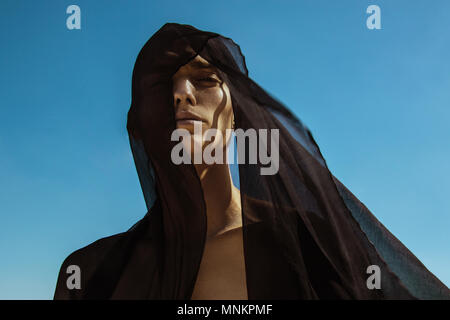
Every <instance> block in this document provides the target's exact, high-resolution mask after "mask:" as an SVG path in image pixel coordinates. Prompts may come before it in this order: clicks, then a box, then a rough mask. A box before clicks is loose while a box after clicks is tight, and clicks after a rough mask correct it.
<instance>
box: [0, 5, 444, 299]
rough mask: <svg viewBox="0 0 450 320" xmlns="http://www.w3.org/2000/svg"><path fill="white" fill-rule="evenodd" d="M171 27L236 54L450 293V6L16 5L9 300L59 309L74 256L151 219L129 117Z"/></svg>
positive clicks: (10, 44) (5, 48)
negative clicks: (145, 58) (155, 43)
mask: <svg viewBox="0 0 450 320" xmlns="http://www.w3.org/2000/svg"><path fill="white" fill-rule="evenodd" d="M70 4H77V5H79V6H80V8H81V19H82V21H81V30H72V31H70V30H68V29H67V28H66V18H67V16H68V15H67V14H66V8H67V7H68V6H69V5H70ZM370 4H376V5H379V6H380V8H381V24H382V29H381V30H368V29H367V28H366V18H367V17H368V15H367V14H366V12H365V11H366V8H367V6H368V5H370ZM166 22H179V23H187V24H192V25H194V26H196V27H198V28H200V29H204V30H210V31H215V32H218V33H221V34H223V35H225V36H228V37H231V38H232V39H234V40H235V42H237V43H238V44H239V45H240V46H241V48H242V50H243V52H244V54H245V55H246V59H247V63H248V69H249V71H250V75H251V77H253V79H255V80H256V81H257V82H258V83H260V84H261V85H262V86H263V87H264V88H266V89H267V90H268V91H269V92H270V93H272V94H273V95H274V96H275V97H277V98H278V99H280V100H281V101H282V102H284V103H285V104H286V105H287V106H289V107H290V108H291V109H292V110H293V111H294V112H295V113H296V114H297V115H298V116H299V117H300V118H301V119H302V120H303V121H304V122H305V124H306V125H308V126H309V128H310V129H311V130H312V132H313V135H314V137H315V138H316V140H317V142H318V144H319V146H320V147H321V151H322V153H323V154H324V156H325V159H326V160H327V163H328V165H329V167H330V169H331V170H332V172H333V173H334V175H335V176H336V177H338V178H339V179H340V180H341V181H342V182H343V183H344V184H345V185H346V186H347V187H348V188H349V189H350V190H351V191H352V192H353V193H354V194H355V195H356V196H357V197H358V198H359V199H360V200H361V201H362V202H363V203H365V204H366V206H367V207H368V208H369V209H370V210H371V211H372V212H373V213H374V214H375V215H376V217H377V218H378V219H379V220H380V221H381V222H382V223H383V224H384V225H385V226H386V227H387V228H388V229H389V230H390V231H391V232H392V233H393V234H394V235H395V236H397V237H398V238H399V239H400V240H401V241H402V242H403V243H404V244H405V245H406V246H407V247H408V248H409V249H410V250H411V251H412V252H413V253H414V254H415V255H416V256H417V257H418V258H419V259H420V260H421V261H422V262H423V263H424V264H425V265H426V266H427V267H428V268H429V269H430V270H431V271H432V272H433V273H434V274H435V275H436V276H438V277H439V278H440V279H441V280H442V281H443V282H444V283H445V284H446V285H447V286H450V267H449V266H450V250H449V247H450V246H449V245H450V236H449V232H450V215H449V212H450V197H449V195H450V186H449V182H448V181H449V179H450V148H449V140H450V127H449V125H448V119H449V118H450V90H449V89H450V62H449V52H450V41H449V36H450V34H449V32H450V2H449V1H447V0H434V1H426V0H416V1H406V0H395V1H392V0H390V1H381V0H372V1H364V0H347V1H333V0H329V1H323V0H322V1H321V0H314V1H312V0H310V1H261V0H258V1H256V0H255V1H242V0H239V1H211V0H209V1H203V0H192V1H186V0H183V1H147V0H145V1H144V0H143V1H125V0H121V1H117V0H116V1H104V0H102V1H100V0H96V1H81V0H75V1H43V0H41V1H23V0H20V1H19V0H2V1H1V2H0V43H1V50H0V68H1V71H0V97H1V100H0V101H1V105H0V215H1V223H0V261H1V262H0V298H2V299H30V298H33V299H50V298H52V296H53V291H54V287H55V283H56V276H57V273H58V270H59V267H60V264H61V263H62V261H63V260H64V258H65V257H66V256H67V255H68V254H69V253H71V252H72V251H74V250H76V249H78V248H80V247H83V246H85V245H87V244H88V243H90V242H92V241H94V240H97V239H99V238H101V237H105V236H108V235H111V234H114V233H118V232H122V231H125V230H126V229H128V228H129V227H130V226H131V225H132V224H133V223H134V222H136V221H137V220H138V219H140V218H141V217H142V216H143V215H144V214H145V212H146V208H145V203H144V199H143V197H142V193H141V189H140V186H139V182H138V178H137V174H136V171H135V167H134V163H133V159H132V156H131V152H130V149H129V145H128V139H127V134H126V129H125V125H126V113H127V111H128V108H129V105H130V90H131V72H132V68H133V64H134V61H135V59H136V56H137V54H138V52H139V50H140V48H141V47H142V45H143V44H144V43H145V42H146V41H147V39H148V38H149V37H150V36H151V35H152V34H153V33H154V32H155V31H156V30H157V29H159V28H160V27H161V26H162V25H163V24H164V23H166Z"/></svg>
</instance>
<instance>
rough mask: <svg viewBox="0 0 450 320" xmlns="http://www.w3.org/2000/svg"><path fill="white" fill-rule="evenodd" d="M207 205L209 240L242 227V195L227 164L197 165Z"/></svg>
mask: <svg viewBox="0 0 450 320" xmlns="http://www.w3.org/2000/svg"><path fill="white" fill-rule="evenodd" d="M195 169H196V171H197V174H198V176H199V178H200V182H201V184H202V189H203V195H204V199H205V203H206V215H207V238H208V239H210V238H211V237H214V236H217V235H219V234H222V233H224V232H226V231H228V230H231V229H234V228H238V227H241V226H242V213H241V194H240V191H239V189H237V188H236V187H235V186H234V185H233V180H232V178H231V172H230V168H229V166H228V165H227V164H213V165H206V164H200V165H195Z"/></svg>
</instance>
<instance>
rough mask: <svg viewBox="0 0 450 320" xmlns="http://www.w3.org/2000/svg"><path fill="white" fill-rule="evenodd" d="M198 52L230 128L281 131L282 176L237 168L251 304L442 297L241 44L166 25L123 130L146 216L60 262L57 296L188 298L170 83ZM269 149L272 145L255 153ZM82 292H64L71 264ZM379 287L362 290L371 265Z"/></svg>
mask: <svg viewBox="0 0 450 320" xmlns="http://www.w3.org/2000/svg"><path fill="white" fill-rule="evenodd" d="M196 55H201V56H202V57H203V58H205V59H206V60H208V61H209V62H210V63H211V64H213V65H214V66H215V67H217V68H218V69H219V70H220V72H221V76H222V78H223V79H224V81H225V82H226V84H227V85H228V87H229V88H230V93H231V97H232V104H233V112H234V117H235V123H236V128H240V129H243V130H247V129H249V128H254V129H257V130H258V129H279V135H280V136H279V156H280V157H279V158H280V159H279V171H278V173H277V174H275V175H261V174H260V169H261V167H264V166H263V165H262V164H260V163H257V164H239V188H240V192H241V196H242V219H243V232H244V252H245V264H246V274H247V290H248V298H249V299H417V298H418V299H449V298H450V293H449V290H448V288H447V287H446V286H445V285H444V284H442V283H441V282H440V281H439V280H438V279H437V278H436V277H435V276H434V275H433V274H431V273H430V272H429V271H428V270H427V269H426V268H425V267H424V266H423V265H422V264H421V263H420V261H419V260H418V259H417V258H416V257H415V256H414V255H413V254H412V253H411V252H410V251H409V250H408V249H407V248H406V247H405V246H403V245H402V244H401V242H400V241H399V240H397V239H396V238H395V237H394V236H393V235H392V234H390V233H389V231H388V230H387V229H386V228H385V227H384V226H383V225H382V224H381V223H380V222H379V221H377V219H376V218H375V217H374V216H373V215H372V214H371V213H370V212H369V210H368V209H367V208H366V207H365V206H364V205H363V204H362V203H361V202H360V201H358V199H356V198H355V197H354V196H353V195H352V193H351V192H350V191H349V190H348V189H346V188H345V186H343V185H342V184H341V183H340V182H339V181H338V180H337V179H336V178H335V177H334V176H333V175H332V174H331V173H330V171H329V170H328V168H327V165H326V162H325V160H324V158H323V157H322V155H321V153H320V150H319V148H318V146H317V145H316V143H315V141H314V139H313V137H312V135H311V133H310V131H309V130H308V129H307V128H306V126H305V125H303V124H302V123H301V122H300V121H299V120H298V119H297V118H296V117H295V116H294V115H293V114H292V113H291V112H290V111H289V109H287V108H286V107H285V106H283V104H282V103H280V102H279V101H277V100H276V99H274V98H273V97H271V96H270V95H269V94H268V93H267V92H265V91H264V90H263V89H262V88H261V87H259V86H258V85H257V84H256V83H255V82H254V81H252V80H251V79H250V78H249V76H248V70H247V68H246V64H245V58H244V56H243V54H242V53H241V50H240V48H239V46H238V45H236V44H235V43H234V42H233V41H232V40H231V39H228V38H225V37H223V36H220V35H218V34H216V33H211V32H205V31H200V30H197V29H195V28H193V27H191V26H188V25H179V24H172V23H169V24H166V25H164V26H163V27H162V28H161V29H160V30H159V31H158V32H156V33H155V34H154V35H153V36H152V37H151V38H150V40H149V41H148V42H147V43H146V44H145V45H144V47H143V48H142V50H141V51H140V53H139V55H138V57H137V60H136V64H135V67H134V71H133V80H132V81H133V82H132V103H131V108H130V111H129V114H128V125H127V128H128V132H129V136H130V145H131V148H132V151H133V156H134V159H135V163H136V167H137V171H138V175H139V179H140V183H141V186H142V189H143V193H144V197H145V200H146V203H147V206H148V213H147V214H146V216H145V217H144V218H143V219H142V220H141V221H139V222H138V223H137V224H136V225H134V226H133V227H132V228H131V229H130V230H128V231H127V232H124V233H122V234H119V235H115V236H112V237H108V238H104V239H100V240H98V241H96V242H95V243H93V244H91V245H89V246H87V247H85V248H83V249H80V250H78V251H76V252H74V253H73V254H71V255H70V256H69V257H68V258H67V259H66V260H65V261H64V263H63V265H62V267H61V272H60V275H59V278H58V284H57V288H56V292H55V299H110V298H112V299H190V297H191V295H192V292H193V288H194V284H195V280H196V277H197V273H198V269H199V266H200V261H201V258H202V254H203V249H204V245H205V238H206V212H205V202H204V199H203V191H202V188H201V184H200V180H199V177H198V176H197V173H196V171H195V169H194V167H193V165H190V164H181V165H175V164H173V162H172V161H171V157H170V154H171V150H172V148H173V147H174V145H175V144H176V142H172V141H171V139H170V137H171V133H172V131H173V130H174V129H175V121H174V110H173V107H172V106H173V95H172V82H171V78H172V75H173V74H174V73H175V72H176V71H177V70H178V68H180V66H183V65H184V64H186V63H187V62H189V61H190V60H191V59H193V58H194V57H195V56H196ZM264 147H265V148H267V149H268V150H270V149H271V146H270V145H266V146H264ZM70 264H77V265H79V266H80V267H81V270H83V277H82V289H81V290H68V289H67V287H66V279H67V274H66V273H65V270H66V268H67V266H68V265H70ZM371 265H377V266H379V267H380V270H381V289H368V287H367V278H368V277H369V276H370V274H367V273H366V270H367V268H368V266H371Z"/></svg>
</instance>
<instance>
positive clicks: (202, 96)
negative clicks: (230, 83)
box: [197, 87, 232, 129]
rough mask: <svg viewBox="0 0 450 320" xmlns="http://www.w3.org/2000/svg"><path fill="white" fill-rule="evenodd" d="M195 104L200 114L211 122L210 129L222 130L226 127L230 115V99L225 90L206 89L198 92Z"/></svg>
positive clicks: (216, 88)
mask: <svg viewBox="0 0 450 320" xmlns="http://www.w3.org/2000/svg"><path fill="white" fill-rule="evenodd" d="M197 103H198V104H199V105H200V106H201V107H202V111H201V112H202V114H203V115H204V116H206V117H207V118H208V119H209V120H210V121H211V122H210V124H211V125H212V127H215V128H218V129H222V128H223V126H227V124H228V122H229V121H230V117H231V114H232V108H231V99H230V95H229V93H228V91H227V90H225V89H222V88H220V87H214V88H208V89H204V90H202V91H201V92H199V94H198V96H197Z"/></svg>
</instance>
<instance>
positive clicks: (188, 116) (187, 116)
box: [175, 111, 204, 122]
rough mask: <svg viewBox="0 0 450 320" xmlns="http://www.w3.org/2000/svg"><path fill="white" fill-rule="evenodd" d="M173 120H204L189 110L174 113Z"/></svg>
mask: <svg viewBox="0 0 450 320" xmlns="http://www.w3.org/2000/svg"><path fill="white" fill-rule="evenodd" d="M175 121H177V122H179V121H180V122H181V121H183V122H187V121H202V122H204V120H203V119H202V118H201V117H200V116H198V115H196V114H195V113H193V112H190V111H179V112H177V113H176V114H175Z"/></svg>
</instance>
